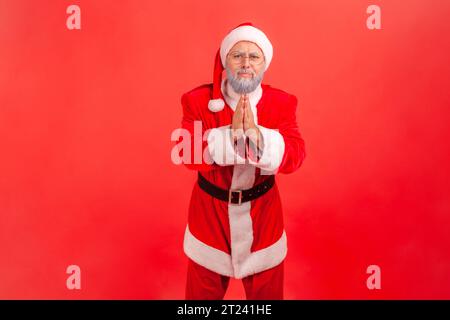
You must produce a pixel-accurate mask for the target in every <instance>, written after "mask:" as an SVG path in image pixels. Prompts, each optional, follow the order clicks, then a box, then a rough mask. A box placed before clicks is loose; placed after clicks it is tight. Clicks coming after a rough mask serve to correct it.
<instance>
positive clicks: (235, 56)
mask: <svg viewBox="0 0 450 320" xmlns="http://www.w3.org/2000/svg"><path fill="white" fill-rule="evenodd" d="M233 58H235V59H240V58H241V55H240V54H235V55H234V56H233Z"/></svg>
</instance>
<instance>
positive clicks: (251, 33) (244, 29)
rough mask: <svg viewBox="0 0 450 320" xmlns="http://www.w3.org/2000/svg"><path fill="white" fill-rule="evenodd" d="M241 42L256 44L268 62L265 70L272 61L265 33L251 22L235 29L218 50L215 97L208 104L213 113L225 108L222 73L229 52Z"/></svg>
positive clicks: (271, 50)
mask: <svg viewBox="0 0 450 320" xmlns="http://www.w3.org/2000/svg"><path fill="white" fill-rule="evenodd" d="M239 41H251V42H254V43H255V44H256V45H257V46H258V47H259V48H260V49H261V50H262V52H263V53H264V57H265V61H266V65H265V70H267V68H268V67H269V65H270V61H272V56H273V47H272V44H271V43H270V41H269V39H268V38H267V36H266V35H265V34H264V32H262V31H261V30H259V29H258V28H255V27H254V26H253V25H252V24H251V23H250V22H246V23H242V24H240V25H238V26H237V27H236V28H235V29H233V30H232V31H231V32H230V33H229V34H228V35H227V36H226V37H225V38H224V39H223V41H222V44H221V45H220V48H219V50H217V54H216V59H215V62H214V80H213V96H212V99H211V100H209V103H208V109H209V110H211V111H213V112H218V111H221V110H222V109H223V108H224V106H225V102H224V101H223V99H222V91H221V85H222V73H223V70H224V69H225V66H226V58H227V54H228V52H229V51H230V50H231V48H232V47H233V46H234V45H235V44H236V43H238V42H239Z"/></svg>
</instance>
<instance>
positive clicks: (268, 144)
mask: <svg viewBox="0 0 450 320" xmlns="http://www.w3.org/2000/svg"><path fill="white" fill-rule="evenodd" d="M258 128H259V131H260V132H261V135H262V137H263V141H262V145H263V150H262V157H261V159H260V160H259V161H258V162H254V161H253V160H251V159H249V163H251V164H253V165H255V166H256V167H258V168H260V169H261V174H262V175H269V174H275V173H276V172H277V169H278V168H279V166H280V164H281V161H282V160H283V155H284V149H285V144H284V138H283V136H282V135H281V134H280V133H279V132H278V131H277V130H274V129H268V128H265V127H263V126H260V125H258Z"/></svg>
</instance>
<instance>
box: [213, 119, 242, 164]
mask: <svg viewBox="0 0 450 320" xmlns="http://www.w3.org/2000/svg"><path fill="white" fill-rule="evenodd" d="M207 141H208V152H209V154H210V155H211V158H212V159H213V160H214V162H215V163H217V164H218V165H220V166H228V165H233V164H243V163H245V159H244V158H242V157H241V156H239V155H238V154H237V153H236V152H235V151H234V147H233V144H232V142H231V125H227V126H222V127H218V128H213V129H211V130H210V131H209V133H208V135H207ZM242 147H243V148H244V147H245V146H242Z"/></svg>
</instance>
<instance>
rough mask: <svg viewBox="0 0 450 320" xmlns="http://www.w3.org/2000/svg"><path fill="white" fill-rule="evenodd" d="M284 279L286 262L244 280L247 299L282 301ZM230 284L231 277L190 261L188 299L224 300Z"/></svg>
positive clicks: (187, 284)
mask: <svg viewBox="0 0 450 320" xmlns="http://www.w3.org/2000/svg"><path fill="white" fill-rule="evenodd" d="M283 277H284V262H282V263H280V264H279V265H277V266H276V267H274V268H271V269H268V270H265V271H262V272H259V273H256V274H253V275H251V276H248V277H245V278H243V279H242V283H243V285H244V289H245V295H246V298H247V299H248V300H282V299H283ZM229 282H230V278H229V277H227V276H223V275H220V274H218V273H215V272H213V271H211V270H208V269H206V268H205V267H203V266H201V265H199V264H197V263H195V262H194V261H192V260H191V259H189V262H188V272H187V283H186V299H187V300H222V299H223V297H224V296H225V293H226V291H227V288H228V283H229Z"/></svg>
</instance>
